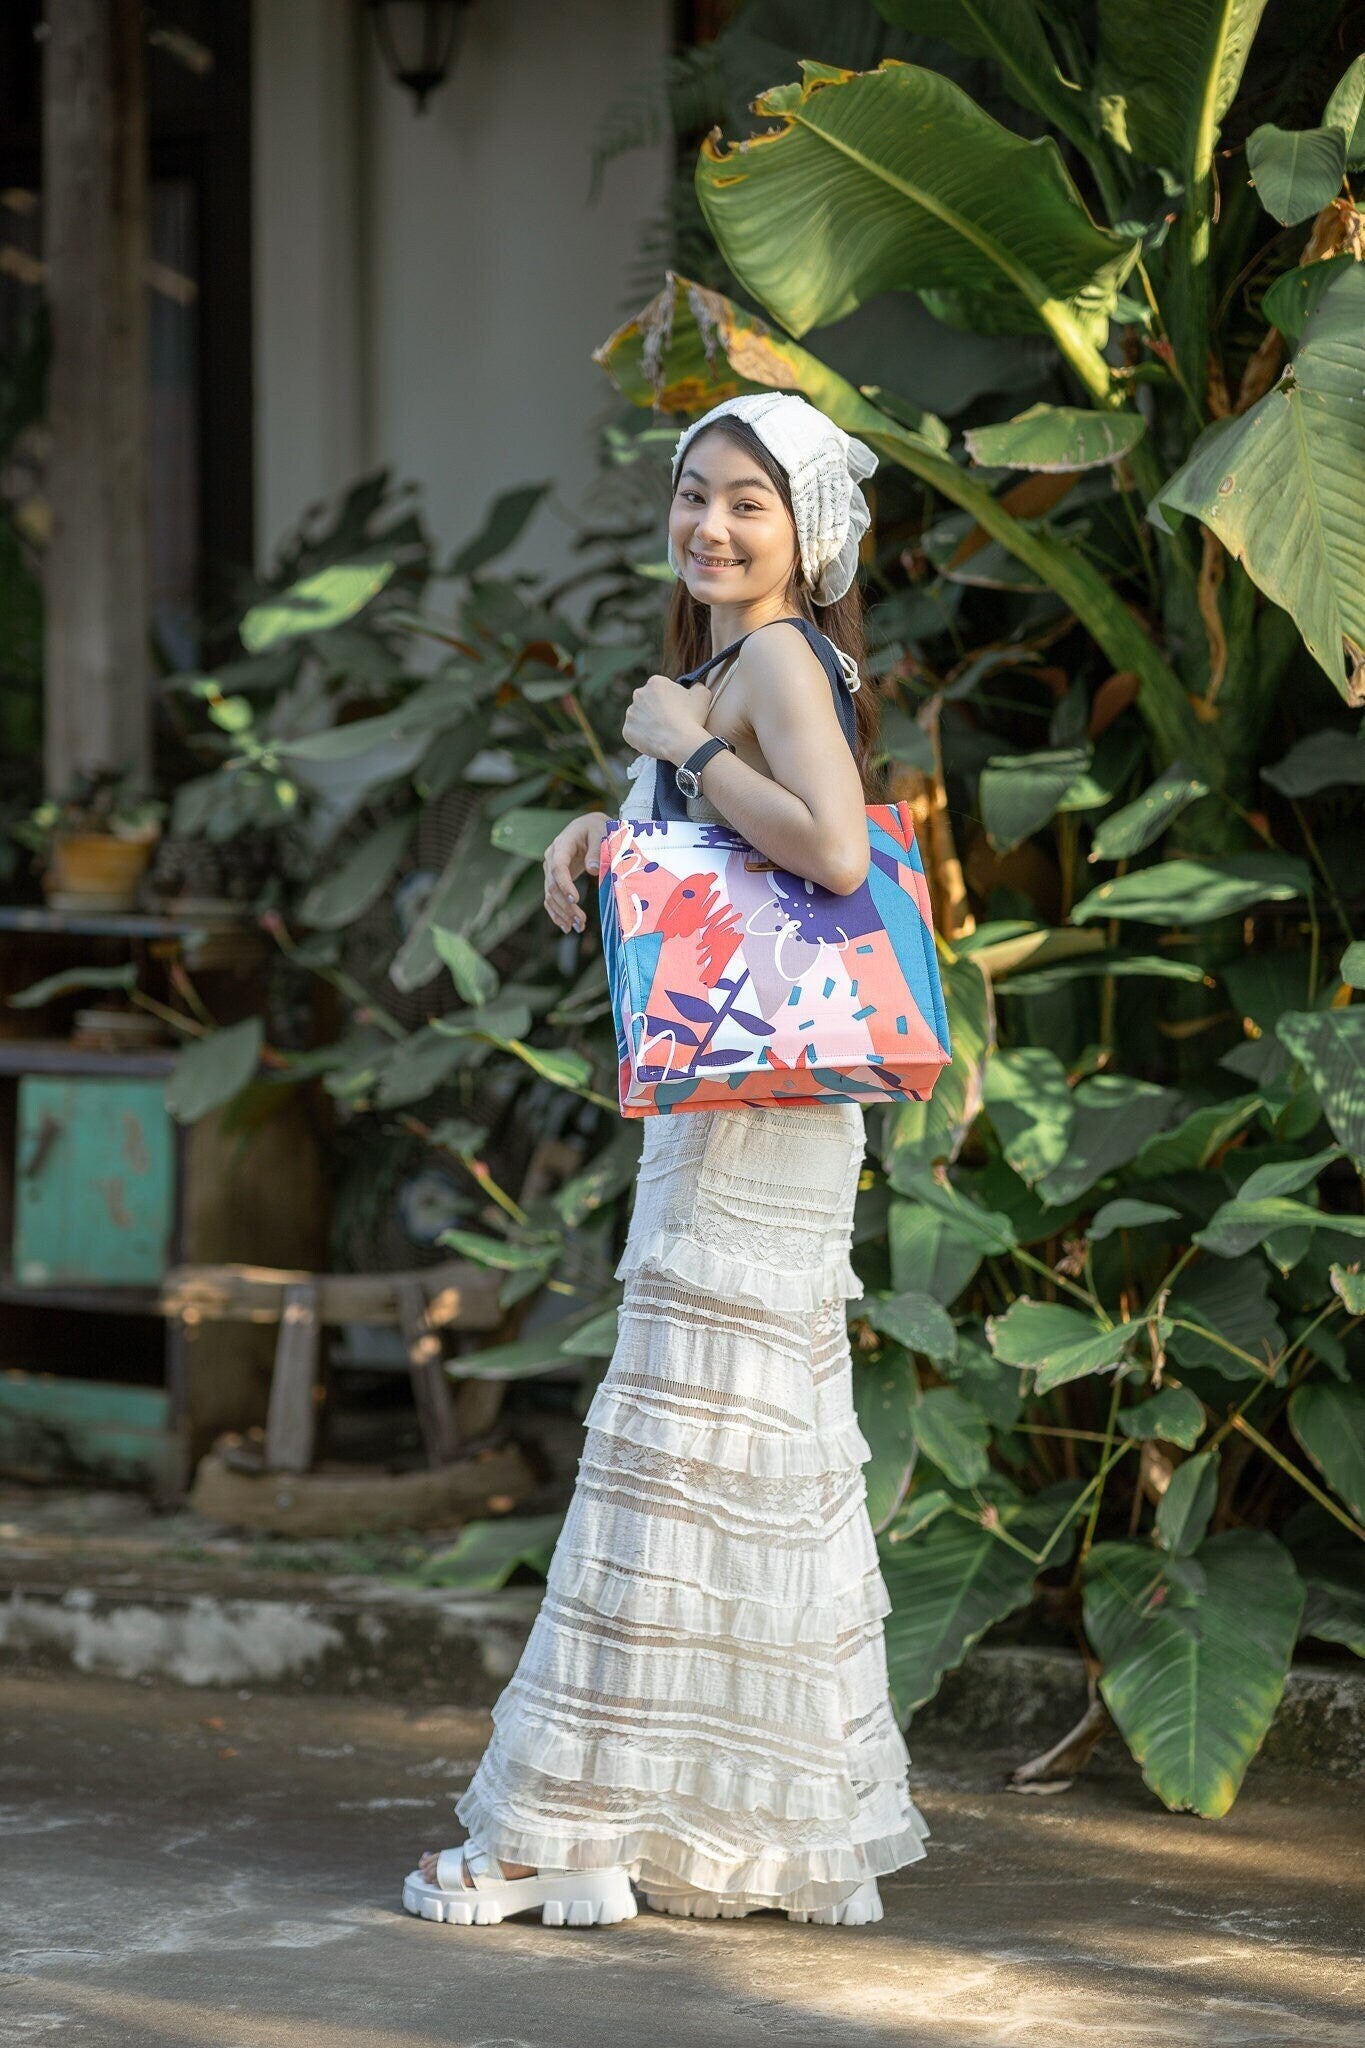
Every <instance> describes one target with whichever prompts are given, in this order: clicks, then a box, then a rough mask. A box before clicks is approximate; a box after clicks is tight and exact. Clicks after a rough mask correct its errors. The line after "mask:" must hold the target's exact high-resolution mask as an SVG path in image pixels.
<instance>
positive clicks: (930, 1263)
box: [886, 1198, 986, 1308]
mask: <svg viewBox="0 0 1365 2048" xmlns="http://www.w3.org/2000/svg"><path fill="white" fill-rule="evenodd" d="M886 1242H887V1249H888V1251H889V1252H890V1255H891V1284H892V1286H893V1287H898V1288H908V1287H910V1286H912V1285H913V1286H914V1287H917V1288H919V1289H920V1290H921V1291H922V1292H923V1293H925V1294H932V1295H933V1297H934V1300H935V1301H938V1302H942V1304H943V1305H944V1307H945V1308H946V1307H947V1306H948V1305H949V1303H950V1302H954V1301H956V1299H957V1297H958V1295H959V1294H961V1292H962V1290H963V1288H964V1287H965V1286H966V1285H967V1283H968V1281H969V1280H970V1279H971V1278H972V1275H973V1274H974V1273H975V1272H976V1269H977V1267H978V1266H979V1265H980V1264H981V1261H982V1259H983V1258H984V1257H985V1256H986V1253H985V1248H984V1247H983V1246H982V1245H981V1244H980V1242H979V1241H977V1240H976V1239H975V1238H968V1237H967V1236H966V1235H965V1234H964V1233H963V1232H962V1231H960V1230H958V1229H957V1228H956V1227H955V1226H954V1224H953V1223H952V1221H951V1220H950V1219H949V1218H948V1217H947V1216H945V1215H943V1214H942V1212H941V1211H940V1210H938V1209H931V1208H930V1207H929V1206H928V1204H927V1203H925V1202H915V1201H907V1200H904V1199H897V1198H893V1200H892V1203H891V1207H890V1209H889V1211H888V1214H887V1225H886Z"/></svg>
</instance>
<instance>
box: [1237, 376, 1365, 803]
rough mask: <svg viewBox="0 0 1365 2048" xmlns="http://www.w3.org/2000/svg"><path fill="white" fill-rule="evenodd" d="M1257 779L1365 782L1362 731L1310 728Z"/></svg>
mask: <svg viewBox="0 0 1365 2048" xmlns="http://www.w3.org/2000/svg"><path fill="white" fill-rule="evenodd" d="M1362 395H1365V394H1362ZM1261 780H1262V781H1263V782H1268V783H1269V784H1270V787H1271V788H1272V789H1278V790H1279V792H1280V794H1281V796H1316V795H1317V794H1318V791H1319V790H1322V789H1336V788H1339V787H1341V786H1342V785H1344V784H1348V783H1353V784H1357V785H1359V784H1361V783H1365V735H1362V734H1361V733H1360V732H1359V731H1356V732H1354V733H1343V732H1338V731H1337V730H1336V728H1335V727H1334V726H1324V727H1323V728H1322V729H1321V730H1320V731H1318V732H1310V733H1309V734H1308V735H1307V736H1306V738H1304V739H1301V740H1299V741H1298V742H1297V743H1296V745H1294V746H1292V747H1291V748H1290V749H1289V752H1288V753H1287V754H1286V755H1285V757H1284V759H1283V760H1282V761H1276V762H1275V763H1273V765H1272V766H1271V767H1269V768H1263V769H1262V770H1261Z"/></svg>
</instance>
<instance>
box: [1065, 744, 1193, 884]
mask: <svg viewBox="0 0 1365 2048" xmlns="http://www.w3.org/2000/svg"><path fill="white" fill-rule="evenodd" d="M1208 793H1209V786H1208V784H1207V782H1204V781H1203V780H1202V779H1201V778H1200V777H1199V776H1198V775H1192V774H1191V773H1190V771H1189V769H1188V768H1187V767H1186V766H1185V764H1184V762H1183V761H1172V763H1171V765H1170V767H1169V768H1167V769H1166V770H1165V772H1164V773H1163V774H1161V775H1159V776H1158V777H1157V779H1156V781H1155V782H1154V783H1152V784H1151V786H1150V788H1148V789H1144V790H1143V792H1142V795H1141V796H1139V797H1135V798H1134V799H1133V801H1132V803H1130V804H1125V805H1124V806H1123V808H1122V810H1118V811H1113V812H1111V813H1110V815H1109V816H1108V817H1107V818H1103V819H1101V821H1100V823H1099V824H1098V825H1097V826H1096V828H1095V836H1094V839H1093V840H1092V841H1091V845H1090V855H1089V857H1090V859H1091V860H1127V859H1128V858H1130V857H1131V856H1132V855H1133V854H1135V853H1141V852H1142V850H1143V848H1144V847H1147V846H1150V845H1151V844H1152V842H1153V840H1155V839H1159V838H1160V837H1161V835H1162V833H1163V832H1164V831H1165V830H1166V827H1167V826H1168V825H1169V824H1170V823H1171V822H1172V820H1173V819H1175V818H1178V817H1179V816H1180V813H1181V812H1182V811H1183V810H1184V809H1185V807H1186V806H1187V805H1188V804H1192V803H1194V801H1195V800H1196V798H1198V797H1201V796H1207V795H1208Z"/></svg>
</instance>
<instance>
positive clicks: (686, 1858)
mask: <svg viewBox="0 0 1365 2048" xmlns="http://www.w3.org/2000/svg"><path fill="white" fill-rule="evenodd" d="M862 1157H863V1121H862V1111H861V1109H860V1108H859V1107H858V1106H857V1105H856V1104H852V1103H827V1104H814V1105H811V1106H810V1107H808V1108H799V1109H780V1110H772V1109H762V1108H749V1107H736V1108H733V1109H726V1110H710V1111H697V1112H694V1113H692V1114H690V1115H686V1114H685V1115H675V1116H664V1117H652V1118H650V1119H648V1120H647V1122H646V1124H645V1130H644V1148H643V1155H642V1159H641V1165H640V1178H639V1186H638V1190H637V1195H636V1203H635V1210H634V1214H633V1216H632V1219H631V1226H630V1232H629V1236H628V1238H627V1243H626V1248H625V1251H624V1253H623V1255H622V1258H621V1262H620V1264H619V1265H618V1267H617V1275H618V1277H619V1278H620V1279H621V1280H623V1281H624V1283H625V1292H624V1299H623V1301H622V1305H621V1313H620V1319H619V1335H618V1339H617V1344H616V1349H615V1352H614V1354H613V1356H612V1360H611V1363H610V1365H609V1367H608V1370H607V1372H606V1375H605V1377H604V1378H603V1380H602V1382H601V1384H600V1386H599V1387H598V1389H597V1392H596V1394H595V1395H594V1397H593V1401H592V1405H591V1407H590V1408H589V1410H588V1414H587V1418H586V1420H587V1437H586V1442H585V1445H584V1449H583V1454H582V1457H581V1459H580V1462H579V1469H578V1481H577V1485H576V1488H575V1491H574V1495H573V1499H572V1502H571V1504H570V1507H569V1511H568V1514H567V1516H566V1519H565V1522H564V1527H563V1530H562V1532H561V1534H560V1537H559V1541H558V1543H557V1545H556V1548H555V1552H554V1557H553V1560H552V1563H551V1566H550V1571H549V1581H548V1585H547V1588H546V1593H545V1598H544V1601H543V1603H542V1606H541V1608H540V1612H539V1614H538V1616H537V1618H536V1621H535V1624H534V1626H533V1628H532V1631H531V1634H530V1637H529V1639H528V1641H527V1644H526V1648H525V1650H524V1651H523V1653H522V1657H521V1661H520V1663H519V1664H518V1666H517V1669H516V1672H515V1674H514V1675H513V1677H512V1678H511V1679H510V1681H509V1682H508V1684H507V1686H506V1687H505V1689H504V1691H503V1693H502V1695H501V1697H500V1698H499V1700H498V1702H497V1705H496V1706H495V1707H494V1709H493V1722H494V1732H493V1736H492V1739H491V1741H490V1742H489V1745H488V1747H487V1749H486V1751H485V1752H484V1755H483V1757H482V1759H481V1761H480V1763H479V1766H478V1769H477V1770H476V1772H475V1774H474V1777H473V1779H472V1781H471V1783H470V1785H469V1787H468V1789H467V1790H466V1791H465V1792H464V1793H463V1794H462V1795H461V1797H460V1798H459V1800H458V1801H457V1802H456V1807H455V1811H456V1815H457V1817H458V1818H459V1819H460V1820H461V1821H462V1822H463V1823H464V1824H465V1825H466V1827H467V1828H468V1829H469V1832H470V1834H471V1835H473V1836H475V1837H477V1838H478V1839H479V1840H480V1841H481V1842H483V1843H484V1844H485V1845H486V1846H487V1848H488V1849H489V1851H490V1853H491V1854H492V1855H493V1856H495V1857H498V1858H500V1859H502V1860H504V1861H507V1862H517V1863H529V1864H535V1865H543V1866H546V1867H550V1866H554V1867H556V1868H566V1869H592V1868H598V1867H600V1866H603V1865H606V1864H616V1863H623V1864H625V1865H626V1866H627V1868H628V1869H629V1870H630V1873H631V1875H632V1877H634V1878H636V1879H638V1880H639V1881H640V1882H641V1884H642V1885H643V1886H644V1887H646V1888H647V1889H649V1890H650V1891H654V1892H667V1891H676V1890H679V1889H692V1888H698V1889H702V1890H706V1891H714V1892H724V1893H726V1894H728V1895H729V1896H731V1897H732V1898H735V1899H736V1900H737V1901H738V1902H740V1903H744V1904H748V1905H752V1906H794V1907H813V1906H820V1905H826V1904H830V1903H833V1902H836V1901H838V1900H840V1899H842V1898H844V1897H846V1896H847V1895H848V1893H849V1892H850V1891H852V1890H853V1888H854V1887H855V1886H856V1885H857V1884H859V1883H860V1882H861V1881H862V1880H863V1879H865V1878H868V1877H872V1876H878V1875H882V1874H884V1873H885V1872H887V1871H891V1870H896V1869H899V1868H900V1867H901V1866H902V1865H904V1864H907V1863H911V1862H914V1861H916V1860H918V1858H920V1857H921V1856H923V1854H924V1853H925V1852H924V1841H925V1838H926V1836H927V1834H928V1829H927V1828H926V1826H925V1824H924V1821H923V1819H922V1817H921V1816H920V1814H919V1812H918V1811H917V1809H916V1807H915V1805H914V1803H913V1801H912V1800H911V1798H910V1793H909V1787H908V1780H907V1766H908V1764H909V1757H908V1755H907V1752H906V1747H905V1742H904V1739H903V1737H902V1735H901V1732H900V1729H899V1727H898V1726H897V1723H896V1720H895V1717H894V1714H893V1711H892V1707H891V1702H890V1698H889V1695H888V1690H887V1671H886V1651H885V1643H884V1638H883V1626H882V1625H883V1618H884V1617H885V1615H886V1613H887V1612H888V1610H889V1607H890V1601H889V1599H888V1597H887V1591H886V1584H885V1581H884V1579H883V1577H882V1574H881V1571H880V1569H879V1565H878V1559H877V1549H876V1544H875V1541H874V1539H873V1535H872V1529H871V1525H870V1523H869V1520H868V1515H867V1505H866V1493H865V1488H864V1483H863V1477H862V1471H861V1466H862V1464H863V1462H864V1461H865V1459H866V1458H867V1457H868V1455H869V1453H868V1446H867V1443H866V1441H865V1439H864V1438H863V1435H862V1432H861V1431H860V1429H859V1427H858V1423H857V1420H856V1417H855V1415H854V1412H853V1405H852V1385H851V1380H852V1372H851V1360H850V1355H849V1348H848V1337H847V1331H846V1327H845V1309H844V1303H845V1300H846V1299H847V1298H849V1297H850V1296H856V1295H858V1294H860V1293H861V1292H862V1289H861V1284H860V1283H859V1281H858V1279H857V1277H856V1275H855V1274H854V1272H853V1269H852V1267H851V1265H850V1264H849V1257H848V1252H849V1240H850V1235H851V1230H852V1217H853V1201H854V1195H855V1193H856V1190H857V1182H858V1173H859V1170H860V1167H861V1164H862Z"/></svg>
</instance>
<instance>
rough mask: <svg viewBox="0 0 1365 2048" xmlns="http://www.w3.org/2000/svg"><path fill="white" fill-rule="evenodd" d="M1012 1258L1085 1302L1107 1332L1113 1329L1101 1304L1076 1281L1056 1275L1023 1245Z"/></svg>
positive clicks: (1015, 1250)
mask: <svg viewBox="0 0 1365 2048" xmlns="http://www.w3.org/2000/svg"><path fill="white" fill-rule="evenodd" d="M1010 1257H1011V1258H1012V1259H1017V1260H1018V1262H1019V1264H1020V1265H1021V1266H1031V1267H1032V1268H1033V1270H1034V1272H1035V1273H1041V1274H1042V1276H1043V1278H1044V1279H1045V1280H1050V1281H1051V1282H1052V1284H1053V1286H1054V1287H1064V1288H1065V1289H1066V1291H1067V1293H1068V1294H1074V1295H1075V1297H1076V1299H1077V1301H1083V1302H1084V1303H1085V1305H1086V1307H1087V1308H1088V1309H1092V1310H1093V1311H1094V1312H1095V1314H1097V1315H1098V1316H1100V1317H1101V1318H1102V1320H1103V1322H1104V1327H1105V1329H1106V1330H1112V1329H1113V1327H1114V1326H1113V1324H1112V1323H1111V1322H1110V1320H1109V1318H1108V1317H1107V1316H1106V1315H1105V1312H1104V1310H1103V1308H1102V1307H1101V1306H1100V1304H1099V1302H1097V1301H1096V1300H1095V1299H1094V1297H1093V1295H1089V1294H1087V1293H1086V1291H1085V1289H1084V1288H1083V1287H1077V1286H1076V1285H1075V1283H1074V1281H1071V1280H1067V1279H1065V1278H1064V1277H1063V1275H1062V1274H1060V1273H1054V1272H1053V1270H1052V1268H1051V1266H1048V1265H1044V1263H1043V1261H1042V1260H1041V1259H1035V1258H1034V1256H1033V1254H1032V1252H1026V1251H1025V1250H1024V1248H1023V1246H1022V1245H1019V1244H1017V1245H1015V1246H1014V1248H1013V1250H1012V1251H1011V1253H1010Z"/></svg>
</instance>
